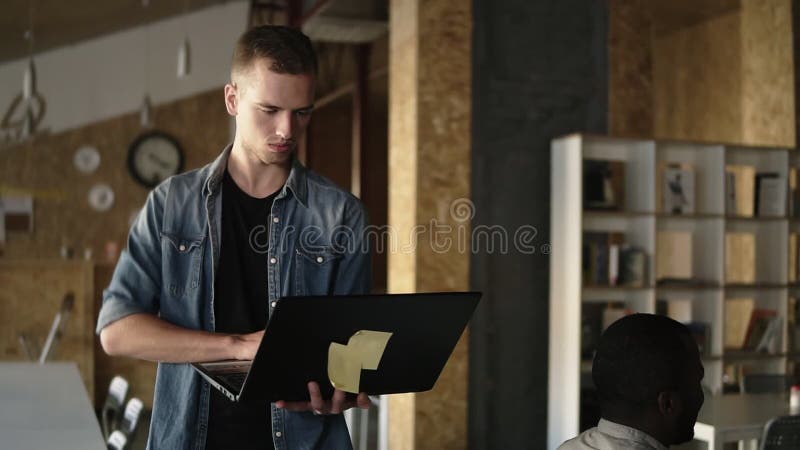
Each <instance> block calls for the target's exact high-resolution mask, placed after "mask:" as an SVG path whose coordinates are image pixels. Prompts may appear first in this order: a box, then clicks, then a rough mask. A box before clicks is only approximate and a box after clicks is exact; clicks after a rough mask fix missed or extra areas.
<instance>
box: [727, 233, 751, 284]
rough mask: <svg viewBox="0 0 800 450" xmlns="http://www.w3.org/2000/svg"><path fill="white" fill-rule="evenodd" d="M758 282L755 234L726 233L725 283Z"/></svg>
mask: <svg viewBox="0 0 800 450" xmlns="http://www.w3.org/2000/svg"><path fill="white" fill-rule="evenodd" d="M755 280H756V237H755V235H754V234H753V233H748V232H733V231H729V232H727V233H725V282H726V283H742V284H749V283H754V282H755Z"/></svg>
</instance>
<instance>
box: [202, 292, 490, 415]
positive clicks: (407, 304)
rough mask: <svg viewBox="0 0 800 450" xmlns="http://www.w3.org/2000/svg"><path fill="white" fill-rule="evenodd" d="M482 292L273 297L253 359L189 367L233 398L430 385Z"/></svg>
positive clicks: (301, 397) (302, 397) (289, 397)
mask: <svg viewBox="0 0 800 450" xmlns="http://www.w3.org/2000/svg"><path fill="white" fill-rule="evenodd" d="M480 297H481V293H479V292H442V293H422V294H381V295H342V296H318V297H312V296H308V297H286V298H283V299H281V300H278V302H277V305H276V306H275V308H274V309H273V312H272V315H271V317H270V319H269V321H268V323H267V327H266V329H265V331H264V336H263V338H262V340H261V343H260V345H259V348H258V351H257V352H256V355H255V358H254V359H253V360H252V361H230V360H228V361H214V362H206V363H195V364H192V366H193V367H194V368H195V369H196V370H197V371H198V372H199V373H200V375H201V376H202V377H203V378H204V379H205V380H206V381H208V383H209V384H211V385H212V386H214V387H215V388H216V389H218V390H219V391H220V392H222V393H223V394H225V395H226V396H227V397H228V398H229V399H230V400H232V401H234V402H239V401H246V402H275V401H278V400H285V401H308V400H309V395H308V387H307V385H308V382H309V381H316V382H317V383H319V386H320V391H321V393H322V396H323V398H326V399H329V398H331V397H332V395H333V391H334V385H336V386H337V387H338V388H340V389H342V390H344V391H346V392H351V393H352V394H353V395H355V393H357V392H366V393H367V394H369V395H381V394H396V393H405V392H423V391H427V390H430V389H432V388H433V386H434V385H435V383H436V380H437V379H438V378H439V374H440V373H441V371H442V369H443V368H444V365H445V363H447V360H448V358H449V357H450V353H451V352H452V351H453V348H454V347H455V345H456V343H457V342H458V339H459V337H460V336H461V334H462V333H463V331H464V328H466V326H467V323H468V322H469V320H470V317H472V313H473V312H474V311H475V308H476V306H477V305H478V301H479V300H480Z"/></svg>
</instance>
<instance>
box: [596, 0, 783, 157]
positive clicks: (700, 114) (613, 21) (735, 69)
mask: <svg viewBox="0 0 800 450" xmlns="http://www.w3.org/2000/svg"><path fill="white" fill-rule="evenodd" d="M610 5H611V9H610V17H609V21H610V24H609V29H610V35H609V39H610V40H609V58H610V64H609V67H610V76H609V90H610V93H609V94H610V95H609V108H610V111H609V131H610V133H611V134H613V135H621V136H644V137H652V136H656V137H659V138H665V139H681V140H693V141H713V142H729V143H741V144H753V145H773V146H784V147H795V145H796V144H795V139H796V137H795V127H796V124H795V108H796V107H795V95H794V90H795V89H794V69H795V68H794V55H793V48H792V38H793V29H792V1H791V0H773V1H768V2H759V1H742V2H738V1H736V0H692V1H691V2H689V1H687V0H682V1H680V2H664V3H654V2H647V1H642V0H614V1H612V2H610ZM665 12H669V13H670V14H666V13H665Z"/></svg>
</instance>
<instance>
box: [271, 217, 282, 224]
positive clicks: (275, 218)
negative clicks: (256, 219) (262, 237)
mask: <svg viewBox="0 0 800 450" xmlns="http://www.w3.org/2000/svg"><path fill="white" fill-rule="evenodd" d="M272 221H273V222H274V223H278V222H280V221H281V220H280V219H278V218H277V217H273V218H272Z"/></svg>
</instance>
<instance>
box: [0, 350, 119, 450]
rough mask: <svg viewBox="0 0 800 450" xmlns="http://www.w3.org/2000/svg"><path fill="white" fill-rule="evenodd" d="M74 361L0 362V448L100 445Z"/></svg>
mask: <svg viewBox="0 0 800 450" xmlns="http://www.w3.org/2000/svg"><path fill="white" fill-rule="evenodd" d="M105 448H106V445H105V442H104V441H103V436H102V434H101V432H100V425H99V424H98V422H97V418H96V417H95V414H94V410H93V409H92V405H91V404H90V402H89V396H88V395H87V393H86V389H85V388H84V386H83V381H82V380H81V377H80V374H79V373H78V368H77V366H76V365H75V364H74V363H48V364H45V365H39V364H36V363H11V362H3V363H0V450H6V449H8V450H41V449H58V450H105Z"/></svg>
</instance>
